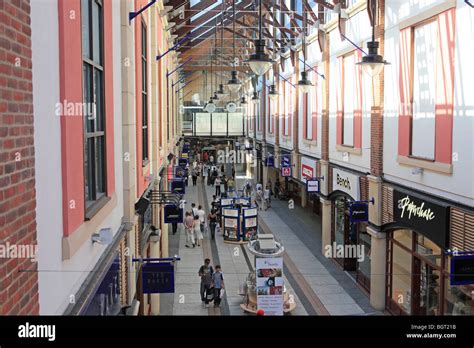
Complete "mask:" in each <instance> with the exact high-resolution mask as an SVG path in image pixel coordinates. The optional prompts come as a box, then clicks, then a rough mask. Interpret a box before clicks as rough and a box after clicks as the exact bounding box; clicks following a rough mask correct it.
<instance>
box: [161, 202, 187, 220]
mask: <svg viewBox="0 0 474 348" xmlns="http://www.w3.org/2000/svg"><path fill="white" fill-rule="evenodd" d="M164 215H165V224H178V223H182V222H183V208H180V207H179V206H177V205H174V204H168V205H165V208H164Z"/></svg>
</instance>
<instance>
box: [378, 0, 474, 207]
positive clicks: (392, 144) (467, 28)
mask: <svg viewBox="0 0 474 348" xmlns="http://www.w3.org/2000/svg"><path fill="white" fill-rule="evenodd" d="M443 3H448V1H433V0H432V1H418V2H415V3H413V2H400V1H388V2H387V3H386V9H385V14H386V19H385V26H386V29H385V30H386V32H385V59H386V60H387V61H389V62H391V63H392V65H389V66H387V67H385V115H384V176H385V178H386V179H387V180H390V181H393V182H396V183H400V184H402V185H406V186H409V187H413V188H416V189H419V190H422V191H425V192H428V193H431V194H433V195H437V196H440V197H443V198H447V199H451V200H454V201H456V202H460V203H463V204H467V205H469V206H474V185H473V184H472V182H473V177H474V141H473V134H474V89H473V88H472V77H473V76H474V63H473V57H474V44H473V43H474V12H473V11H474V10H473V9H472V8H470V7H469V6H467V5H466V4H465V3H464V1H461V0H458V1H457V2H456V6H457V10H456V19H455V21H456V23H455V25H456V32H455V64H454V66H455V76H454V79H455V80H454V121H453V122H454V124H453V174H452V175H446V174H439V173H435V172H431V171H429V170H425V171H424V173H423V174H422V175H413V174H411V171H412V168H411V167H409V166H401V165H399V164H398V163H397V161H396V159H397V154H398V104H399V89H398V85H399V82H398V79H399V59H400V58H399V54H400V53H399V40H400V29H399V25H398V23H399V22H400V21H404V20H407V19H410V18H415V17H417V16H420V14H422V13H426V12H428V11H430V9H433V8H435V7H436V6H439V5H440V4H443ZM428 136H431V134H426V137H428Z"/></svg>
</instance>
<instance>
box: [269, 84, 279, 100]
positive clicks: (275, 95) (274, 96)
mask: <svg viewBox="0 0 474 348" xmlns="http://www.w3.org/2000/svg"><path fill="white" fill-rule="evenodd" d="M268 96H269V97H270V99H271V100H277V99H278V92H277V90H276V86H275V85H274V84H273V85H271V86H270V91H269V92H268Z"/></svg>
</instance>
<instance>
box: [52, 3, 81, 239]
mask: <svg viewBox="0 0 474 348" xmlns="http://www.w3.org/2000/svg"><path fill="white" fill-rule="evenodd" d="M71 13H75V14H76V18H75V20H71V18H70V15H71ZM80 14H81V1H80V0H67V1H66V0H60V1H59V2H58V15H59V28H58V29H59V76H60V92H59V94H60V102H61V103H66V101H67V102H68V103H83V94H82V34H81V17H80ZM61 175H62V191H63V233H64V236H69V235H71V234H72V233H73V232H74V231H75V230H76V229H77V228H78V227H79V226H80V225H81V224H82V223H83V222H84V209H85V207H84V199H85V197H84V130H83V118H82V117H68V116H61Z"/></svg>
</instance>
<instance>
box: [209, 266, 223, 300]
mask: <svg viewBox="0 0 474 348" xmlns="http://www.w3.org/2000/svg"><path fill="white" fill-rule="evenodd" d="M211 287H213V288H214V307H219V306H220V305H221V299H222V296H223V295H224V288H225V286H224V276H223V275H222V270H221V266H220V265H216V272H215V273H213V274H212V283H211Z"/></svg>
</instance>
